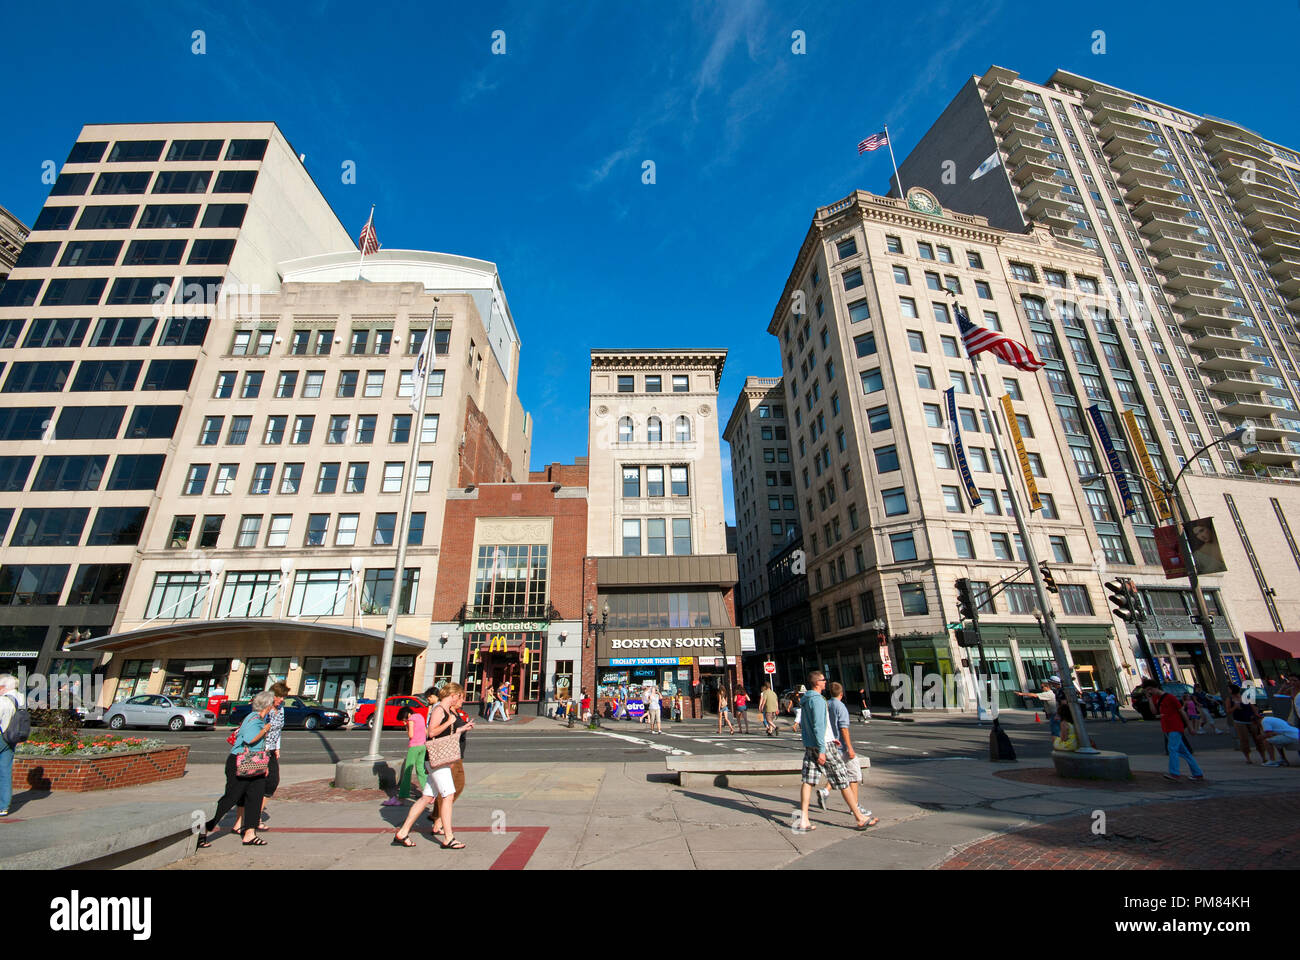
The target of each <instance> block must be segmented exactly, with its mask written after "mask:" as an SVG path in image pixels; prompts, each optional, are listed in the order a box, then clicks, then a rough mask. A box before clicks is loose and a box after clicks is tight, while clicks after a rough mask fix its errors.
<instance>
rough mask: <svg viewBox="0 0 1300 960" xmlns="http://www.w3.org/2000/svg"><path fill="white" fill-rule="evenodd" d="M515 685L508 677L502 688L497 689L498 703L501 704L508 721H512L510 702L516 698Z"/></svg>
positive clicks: (502, 711)
mask: <svg viewBox="0 0 1300 960" xmlns="http://www.w3.org/2000/svg"><path fill="white" fill-rule="evenodd" d="M514 692H515V688H514V684H512V683H511V682H510V678H509V677H507V678H506V679H505V681H504V682H503V683H502V684H501V686H499V687H497V702H498V703H500V704H501V713H502V715H503V717H504V718H505V719H506V720H509V719H510V700H511V698H512V697H513V696H514Z"/></svg>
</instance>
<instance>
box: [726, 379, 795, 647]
mask: <svg viewBox="0 0 1300 960" xmlns="http://www.w3.org/2000/svg"><path fill="white" fill-rule="evenodd" d="M787 428H788V424H787V423H786V405H785V394H784V391H783V390H782V388H781V378H780V377H746V378H745V385H744V386H743V387H742V388H741V391H740V396H739V397H738V398H737V399H736V405H735V407H734V408H733V409H732V411H731V417H730V419H728V421H727V426H726V429H725V430H723V434H722V435H723V439H724V440H726V441H727V445H728V447H729V448H730V451H731V484H732V490H733V491H734V496H735V500H734V503H735V506H736V557H737V561H738V563H739V573H740V583H739V584H738V585H737V587H736V606H737V613H738V615H739V617H740V623H741V625H742V626H745V627H749V628H752V629H753V630H754V632H755V643H756V646H757V649H758V650H760V651H761V650H766V649H768V648H769V646H770V641H771V631H772V625H771V623H770V618H771V612H772V611H771V607H770V597H769V595H768V591H769V583H768V571H767V564H768V561H769V560H771V559H772V556H773V555H774V554H775V553H777V552H778V551H779V550H781V549H782V548H783V547H785V546H787V545H788V544H790V543H791V542H793V541H794V540H796V539H797V538H798V536H799V505H798V503H797V502H796V497H795V487H794V468H793V467H792V466H791V462H790V445H789V434H788V433H787Z"/></svg>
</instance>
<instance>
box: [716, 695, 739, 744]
mask: <svg viewBox="0 0 1300 960" xmlns="http://www.w3.org/2000/svg"><path fill="white" fill-rule="evenodd" d="M724 723H725V724H726V725H727V730H728V731H729V732H730V733H731V735H732V736H735V735H736V728H735V727H733V726H732V725H731V706H730V704H729V703H728V701H727V692H726V691H725V690H723V689H722V687H721V686H719V687H718V733H721V732H722V725H723V724H724Z"/></svg>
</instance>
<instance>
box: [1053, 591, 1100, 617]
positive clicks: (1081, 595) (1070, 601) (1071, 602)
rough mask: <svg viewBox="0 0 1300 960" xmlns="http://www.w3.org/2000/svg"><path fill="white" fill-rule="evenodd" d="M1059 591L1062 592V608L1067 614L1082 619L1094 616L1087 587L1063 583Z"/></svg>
mask: <svg viewBox="0 0 1300 960" xmlns="http://www.w3.org/2000/svg"><path fill="white" fill-rule="evenodd" d="M1058 589H1059V590H1060V591H1061V608H1062V609H1063V610H1064V611H1065V612H1066V613H1069V614H1073V615H1075V616H1081V617H1090V616H1092V598H1091V597H1090V596H1089V595H1088V588H1087V587H1085V586H1081V585H1079V584H1069V583H1062V584H1060V586H1059V587H1058Z"/></svg>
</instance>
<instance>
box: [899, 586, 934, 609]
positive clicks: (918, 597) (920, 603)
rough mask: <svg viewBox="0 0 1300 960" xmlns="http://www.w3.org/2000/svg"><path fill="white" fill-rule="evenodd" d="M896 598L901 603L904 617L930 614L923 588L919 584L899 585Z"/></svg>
mask: <svg viewBox="0 0 1300 960" xmlns="http://www.w3.org/2000/svg"><path fill="white" fill-rule="evenodd" d="M898 598H899V600H901V601H902V605H903V616H905V617H916V616H921V615H923V614H927V613H929V612H930V604H929V603H928V602H927V601H926V599H925V587H924V586H922V585H921V584H919V583H900V584H899V585H898Z"/></svg>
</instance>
